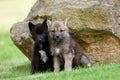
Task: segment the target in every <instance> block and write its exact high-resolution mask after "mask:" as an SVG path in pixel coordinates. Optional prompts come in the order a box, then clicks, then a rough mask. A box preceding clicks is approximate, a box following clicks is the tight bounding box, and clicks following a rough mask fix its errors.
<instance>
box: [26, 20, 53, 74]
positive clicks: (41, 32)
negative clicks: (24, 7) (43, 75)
mask: <svg viewBox="0 0 120 80" xmlns="http://www.w3.org/2000/svg"><path fill="white" fill-rule="evenodd" d="M46 21H47V20H44V21H43V23H42V24H37V25H34V24H32V23H31V22H29V24H28V26H29V30H30V33H31V35H32V38H33V40H34V45H33V49H32V61H31V74H34V73H36V72H40V71H45V70H47V69H50V70H53V67H52V66H53V60H52V59H53V57H52V56H51V54H50V41H49V39H48V38H49V37H48V27H47V25H46Z"/></svg>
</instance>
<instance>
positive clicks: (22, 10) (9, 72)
mask: <svg viewBox="0 0 120 80" xmlns="http://www.w3.org/2000/svg"><path fill="white" fill-rule="evenodd" d="M35 1H36V0H0V10H1V12H0V17H1V18H0V80H120V77H119V75H120V64H107V65H105V64H104V65H101V66H94V67H92V68H78V69H74V70H72V71H70V72H64V71H62V72H59V73H53V72H44V73H38V74H36V75H30V73H29V72H30V61H29V60H28V59H27V58H26V57H25V56H24V55H23V54H22V52H20V51H19V50H18V49H17V48H16V46H15V45H14V44H13V42H12V41H11V39H10V35H9V29H10V27H11V26H12V24H14V23H15V22H17V21H21V20H23V19H24V18H25V17H26V15H27V14H28V12H29V10H30V8H31V6H32V5H33V4H34V2H35Z"/></svg>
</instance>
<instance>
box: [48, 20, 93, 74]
mask: <svg viewBox="0 0 120 80" xmlns="http://www.w3.org/2000/svg"><path fill="white" fill-rule="evenodd" d="M47 25H48V31H49V35H50V40H51V55H52V56H53V66H54V72H58V71H60V67H61V65H63V66H64V69H65V70H66V71H70V70H71V69H72V67H76V66H80V65H81V64H82V65H83V66H91V62H90V60H89V59H88V57H87V56H86V55H85V53H84V51H82V49H81V47H79V45H78V44H77V43H76V42H75V41H74V40H73V39H72V38H71V37H70V35H69V30H68V27H67V20H65V21H59V20H55V21H49V20H48V21H47Z"/></svg>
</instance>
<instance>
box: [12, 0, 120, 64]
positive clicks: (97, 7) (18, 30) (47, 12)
mask: <svg viewBox="0 0 120 80" xmlns="http://www.w3.org/2000/svg"><path fill="white" fill-rule="evenodd" d="M119 13H120V0H69V1H68V0H37V2H36V3H35V4H34V5H33V7H32V9H31V11H30V12H29V14H28V16H27V17H26V18H25V20H23V21H21V22H18V23H15V24H14V25H13V26H12V28H11V30H10V35H11V39H12V40H13V42H14V43H15V45H16V46H17V47H18V48H19V49H20V50H21V51H22V52H23V53H24V54H25V55H26V57H27V58H28V59H29V60H31V47H32V45H33V44H32V43H33V41H32V38H31V35H30V32H29V29H28V22H29V21H31V22H33V23H34V24H37V23H40V22H42V21H43V20H44V19H46V18H47V19H51V20H56V19H57V20H65V19H66V18H68V26H69V29H70V34H71V36H72V37H73V38H74V39H75V40H76V41H77V42H78V43H79V44H80V45H81V46H82V47H83V48H84V49H85V51H86V52H87V55H88V56H89V57H90V60H91V61H92V63H93V64H104V63H118V62H120V14H119Z"/></svg>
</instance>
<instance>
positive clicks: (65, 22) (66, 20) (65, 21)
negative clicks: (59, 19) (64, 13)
mask: <svg viewBox="0 0 120 80" xmlns="http://www.w3.org/2000/svg"><path fill="white" fill-rule="evenodd" d="M67 22H68V18H66V19H65V20H64V24H65V26H67Z"/></svg>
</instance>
